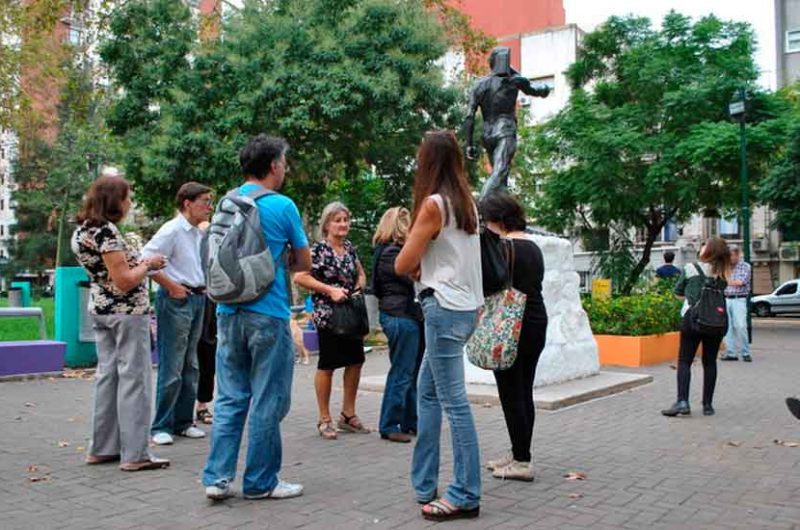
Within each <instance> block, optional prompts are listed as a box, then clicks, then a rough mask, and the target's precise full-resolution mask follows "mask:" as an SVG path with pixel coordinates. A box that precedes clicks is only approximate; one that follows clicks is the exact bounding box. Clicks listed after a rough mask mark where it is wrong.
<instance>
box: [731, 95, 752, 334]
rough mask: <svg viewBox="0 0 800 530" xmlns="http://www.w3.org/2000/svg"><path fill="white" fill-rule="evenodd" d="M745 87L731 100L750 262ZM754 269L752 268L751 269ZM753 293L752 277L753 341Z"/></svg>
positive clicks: (746, 257) (749, 321) (749, 328)
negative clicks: (736, 124)
mask: <svg viewBox="0 0 800 530" xmlns="http://www.w3.org/2000/svg"><path fill="white" fill-rule="evenodd" d="M746 97H747V94H746V93H745V89H744V87H741V88H739V90H738V91H737V94H736V95H735V96H734V99H733V100H732V101H731V103H730V106H729V111H730V114H731V117H733V118H736V119H738V120H739V187H740V189H741V192H742V204H741V213H740V220H741V225H742V232H743V234H742V235H743V237H742V239H743V240H744V261H745V262H746V263H750V181H749V177H748V174H747V128H746V127H745V124H746V122H747V108H746ZM751 270H752V269H751ZM752 294H753V278H752V273H751V277H750V292H748V293H747V339H748V342H753V324H752V317H751V316H750V297H751V296H752Z"/></svg>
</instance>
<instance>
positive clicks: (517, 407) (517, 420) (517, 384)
mask: <svg viewBox="0 0 800 530" xmlns="http://www.w3.org/2000/svg"><path fill="white" fill-rule="evenodd" d="M481 214H482V215H483V220H484V222H485V223H486V227H487V229H489V230H492V231H493V232H495V233H498V234H500V235H501V236H503V237H504V238H507V239H508V240H510V242H511V245H513V256H514V263H513V271H514V276H513V278H512V286H513V287H514V288H515V289H518V290H520V291H522V292H523V293H525V294H526V295H527V296H528V298H527V301H526V304H525V313H524V315H523V320H522V331H521V332H520V337H519V347H518V348H517V359H516V361H514V365H513V366H512V367H511V368H509V369H508V370H502V371H495V372H494V378H495V381H497V391H498V394H499V395H500V402H501V403H502V405H503V414H504V415H505V420H506V428H507V429H508V435H509V437H510V438H511V452H510V453H508V454H507V455H505V456H503V457H500V458H498V459H497V460H491V461H489V462H488V463H487V466H486V467H487V468H488V469H490V470H491V471H492V476H494V477H495V478H502V479H511V480H524V481H531V480H533V468H532V466H531V440H532V438H533V423H534V418H535V411H534V406H533V380H534V379H535V377H536V364H537V363H538V362H539V356H540V355H541V353H542V350H543V349H544V344H545V339H546V337H547V310H546V309H545V307H544V299H543V298H542V280H543V279H544V258H543V257H542V251H541V250H540V249H539V246H538V245H537V244H536V243H534V242H533V241H532V240H531V239H530V238H529V236H528V235H527V234H526V233H525V226H526V222H525V212H524V211H523V209H522V206H521V205H520V204H519V202H517V200H516V199H515V198H514V197H512V196H511V195H509V194H508V193H504V192H499V193H493V194H492V195H490V196H489V197H486V198H485V199H483V201H481Z"/></svg>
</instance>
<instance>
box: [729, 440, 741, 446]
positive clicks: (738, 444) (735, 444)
mask: <svg viewBox="0 0 800 530" xmlns="http://www.w3.org/2000/svg"><path fill="white" fill-rule="evenodd" d="M725 445H730V446H731V447H739V446H740V445H742V442H734V441H727V442H725Z"/></svg>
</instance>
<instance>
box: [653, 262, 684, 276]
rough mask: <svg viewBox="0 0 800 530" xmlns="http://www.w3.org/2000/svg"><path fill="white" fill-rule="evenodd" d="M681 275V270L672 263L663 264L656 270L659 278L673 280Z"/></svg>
mask: <svg viewBox="0 0 800 530" xmlns="http://www.w3.org/2000/svg"><path fill="white" fill-rule="evenodd" d="M680 275H681V270H680V269H679V268H678V267H676V266H675V265H673V264H672V263H665V264H664V265H662V266H660V267H659V268H657V269H656V276H658V277H659V278H674V277H676V276H680Z"/></svg>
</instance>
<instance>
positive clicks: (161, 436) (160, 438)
mask: <svg viewBox="0 0 800 530" xmlns="http://www.w3.org/2000/svg"><path fill="white" fill-rule="evenodd" d="M173 441H174V440H173V439H172V436H170V434H169V433H168V432H157V433H155V434H154V435H153V443H154V444H156V445H172V442H173Z"/></svg>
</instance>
